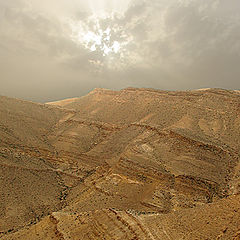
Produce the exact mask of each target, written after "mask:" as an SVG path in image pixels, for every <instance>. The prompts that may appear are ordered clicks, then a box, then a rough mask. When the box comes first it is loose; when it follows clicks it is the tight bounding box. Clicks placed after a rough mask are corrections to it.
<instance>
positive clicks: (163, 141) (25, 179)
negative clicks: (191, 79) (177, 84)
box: [0, 88, 240, 240]
mask: <svg viewBox="0 0 240 240" xmlns="http://www.w3.org/2000/svg"><path fill="white" fill-rule="evenodd" d="M239 151H240V93H239V91H229V90H223V89H202V90H193V91H185V92H184V91H175V92H173V91H160V90H154V89H135V88H127V89H123V90H121V91H111V90H107V89H95V90H93V91H92V92H90V93H89V94H88V95H86V96H84V97H80V98H73V99H66V100H63V101H57V102H52V103H48V104H37V103H32V102H27V101H22V100H18V99H12V98H7V97H0V165H1V168H0V186H1V188H0V238H1V239H29V240H31V239H34V240H35V239H39V240H40V239H76V240H78V239H79V240H80V239H82V240H85V239H86V240H87V239H109V240H112V239H116V240H118V239H119V240H120V239H123V238H125V239H131V240H133V239H135V240H137V239H150V240H157V239H159V240H160V239H166V240H169V239H176V240H178V239H179V240H180V239H189V240H192V239H235V240H237V239H240V195H239V192H240V155H239Z"/></svg>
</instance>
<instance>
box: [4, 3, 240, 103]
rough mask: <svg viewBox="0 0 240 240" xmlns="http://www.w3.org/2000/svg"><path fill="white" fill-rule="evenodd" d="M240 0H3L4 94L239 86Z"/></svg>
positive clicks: (39, 97) (32, 96)
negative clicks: (101, 89) (105, 89)
mask: <svg viewBox="0 0 240 240" xmlns="http://www.w3.org/2000/svg"><path fill="white" fill-rule="evenodd" d="M239 38H240V2H239V1H238V0H230V1H223V0H212V1H207V0H204V1H197V0H152V1H141V0H140V1H139V0H138V1H134V0H123V1H121V3H119V1H107V0H101V1H100V0H99V1H97V2H96V1H90V0H89V1H83V0H81V1H76V0H68V1H66V0H61V1H59V0H58V1H57V0H52V1H51V2H49V1H46V0H44V1H41V3H38V2H37V1H33V0H32V1H31V0H14V1H4V0H0V39H1V41H0V74H1V75H0V95H6V96H10V97H17V98H23V99H26V100H31V101H38V102H47V101H53V100H57V99H63V98H68V97H77V96H82V95H84V94H86V93H87V92H89V91H90V90H92V89H93V88H99V87H100V88H110V89H116V90H118V89H121V88H126V87H129V86H132V87H148V88H157V89H163V90H188V89H197V88H205V87H214V88H216V87H217V88H226V89H239V76H240V68H239V62H240V44H239Z"/></svg>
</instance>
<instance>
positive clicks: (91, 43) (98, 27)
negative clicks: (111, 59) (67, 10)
mask: <svg viewBox="0 0 240 240" xmlns="http://www.w3.org/2000/svg"><path fill="white" fill-rule="evenodd" d="M109 19H110V20H111V17H107V18H96V17H93V16H92V17H90V18H89V19H88V22H73V21H70V20H69V23H70V27H71V29H72V36H71V38H72V40H73V41H74V42H76V43H78V44H80V45H83V46H84V47H85V48H86V49H89V51H91V52H95V51H96V52H99V53H101V54H102V56H107V55H110V54H111V55H112V54H120V53H121V51H122V50H123V48H124V46H126V45H127V41H122V39H119V40H118V39H117V36H118V35H120V30H119V29H118V28H117V26H114V27H110V26H105V27H103V24H101V21H105V20H109ZM119 38H120V37H119Z"/></svg>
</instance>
